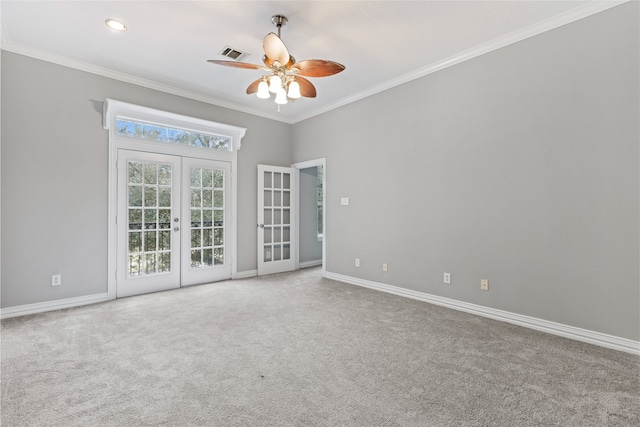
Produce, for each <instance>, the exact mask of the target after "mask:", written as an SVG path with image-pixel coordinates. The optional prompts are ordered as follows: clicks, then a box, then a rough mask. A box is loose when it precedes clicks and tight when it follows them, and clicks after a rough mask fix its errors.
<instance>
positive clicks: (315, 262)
mask: <svg viewBox="0 0 640 427" xmlns="http://www.w3.org/2000/svg"><path fill="white" fill-rule="evenodd" d="M317 265H322V260H321V259H314V260H313V261H304V262H300V268H307V267H315V266H317Z"/></svg>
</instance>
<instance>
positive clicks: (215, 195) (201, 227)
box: [190, 168, 225, 268]
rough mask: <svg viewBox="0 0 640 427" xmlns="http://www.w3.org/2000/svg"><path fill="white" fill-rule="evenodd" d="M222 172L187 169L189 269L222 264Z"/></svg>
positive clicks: (223, 183)
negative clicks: (189, 192)
mask: <svg viewBox="0 0 640 427" xmlns="http://www.w3.org/2000/svg"><path fill="white" fill-rule="evenodd" d="M224 191H225V176H224V171H221V170H216V169H207V168H192V169H191V234H190V235H191V268H208V267H212V266H219V265H224V263H225V258H224V232H225V224H224Z"/></svg>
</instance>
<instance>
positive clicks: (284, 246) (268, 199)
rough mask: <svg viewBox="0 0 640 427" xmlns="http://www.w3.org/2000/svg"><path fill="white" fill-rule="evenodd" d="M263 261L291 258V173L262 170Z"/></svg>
mask: <svg viewBox="0 0 640 427" xmlns="http://www.w3.org/2000/svg"><path fill="white" fill-rule="evenodd" d="M263 204H264V218H263V219H264V228H263V231H262V233H264V234H263V236H264V241H263V260H264V262H271V261H281V260H288V259H290V258H291V175H290V174H288V173H280V172H270V171H265V172H264V200H263Z"/></svg>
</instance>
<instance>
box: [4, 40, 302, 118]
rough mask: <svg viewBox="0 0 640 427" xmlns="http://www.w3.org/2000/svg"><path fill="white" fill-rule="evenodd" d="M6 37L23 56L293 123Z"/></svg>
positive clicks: (10, 46)
mask: <svg viewBox="0 0 640 427" xmlns="http://www.w3.org/2000/svg"><path fill="white" fill-rule="evenodd" d="M7 40H8V39H7V38H6V37H3V40H2V50H4V51H7V52H12V53H16V54H19V55H23V56H28V57H31V58H34V59H38V60H42V61H46V62H51V63H53V64H57V65H61V66H64V67H68V68H72V69H75V70H79V71H84V72H87V73H90V74H96V75H99V76H102V77H107V78H111V79H114V80H118V81H121V82H125V83H131V84H134V85H137V86H142V87H145V88H148V89H153V90H157V91H160V92H165V93H169V94H171V95H177V96H181V97H183V98H189V99H193V100H195V101H200V102H204V103H207V104H211V105H216V106H218V107H223V108H228V109H230V110H235V111H239V112H242V113H247V114H251V115H254V116H260V117H264V118H267V119H271V120H276V121H279V122H285V123H289V124H292V122H291V121H287V120H286V119H283V117H282V116H278V115H275V114H268V113H264V112H262V111H259V110H256V109H252V108H248V107H245V106H242V105H238V104H234V103H231V102H226V101H221V100H220V99H218V98H215V97H212V96H207V95H203V94H201V93H198V92H194V91H190V90H186V89H181V88H179V87H176V86H172V85H168V84H165V83H160V82H157V81H154V80H150V79H145V78H142V77H137V76H134V75H131V74H127V73H123V72H120V71H116V70H112V69H110V68H105V67H100V66H97V65H93V64H89V63H86V62H83V61H78V60H75V59H71V58H68V57H66V56H62V55H57V54H54V53H51V52H46V51H42V50H39V49H34V48H32V47H28V46H24V45H21V44H18V43H14V42H12V41H7Z"/></svg>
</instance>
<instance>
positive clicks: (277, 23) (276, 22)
mask: <svg viewBox="0 0 640 427" xmlns="http://www.w3.org/2000/svg"><path fill="white" fill-rule="evenodd" d="M287 21H289V20H288V19H287V17H286V16H284V15H273V16H272V17H271V23H272V24H273V26H274V27H276V28H277V29H278V37H280V29H281V28H282V27H284V26H285V25H287Z"/></svg>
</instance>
